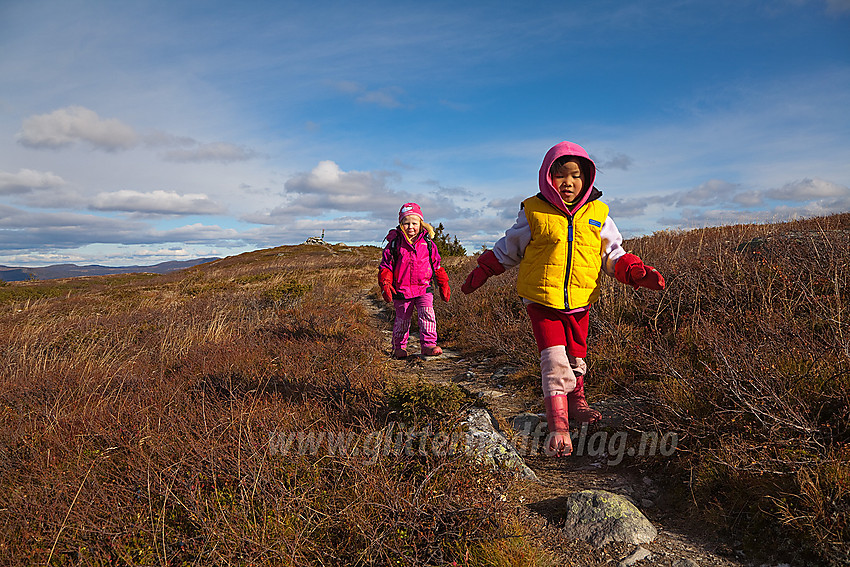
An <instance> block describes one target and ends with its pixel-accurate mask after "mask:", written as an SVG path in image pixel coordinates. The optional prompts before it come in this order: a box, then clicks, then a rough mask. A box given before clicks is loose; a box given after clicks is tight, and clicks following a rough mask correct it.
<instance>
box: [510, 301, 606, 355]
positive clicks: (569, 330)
mask: <svg viewBox="0 0 850 567" xmlns="http://www.w3.org/2000/svg"><path fill="white" fill-rule="evenodd" d="M525 310H526V311H527V312H528V316H529V318H530V319H531V329H532V331H534V338H535V340H536V341H537V350H538V351H542V350H543V349H544V348H548V347H552V346H558V345H564V346H566V347H567V353H569V354H570V356H572V357H575V358H585V357H586V356H587V331H588V323H589V321H590V310H589V309H586V310H584V311H580V312H578V313H561V312H560V311H558V310H557V309H552V308H551V307H545V306H543V305H540V304H538V303H529V304H528V305H526V306H525Z"/></svg>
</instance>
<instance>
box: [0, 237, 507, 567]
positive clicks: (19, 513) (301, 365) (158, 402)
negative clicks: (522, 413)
mask: <svg viewBox="0 0 850 567" xmlns="http://www.w3.org/2000/svg"><path fill="white" fill-rule="evenodd" d="M378 259H379V250H377V249H374V248H355V249H348V250H345V249H344V247H338V246H337V247H331V248H327V247H307V246H299V247H282V248H278V249H273V250H264V251H258V252H255V253H251V254H245V255H242V256H239V257H234V258H227V259H224V260H220V261H217V262H214V263H212V264H209V265H205V266H199V267H197V268H195V269H192V270H189V271H187V272H183V273H179V274H172V275H167V276H113V277H105V278H86V279H82V280H67V281H52V282H27V283H22V284H12V285H9V286H4V287H3V288H0V289H2V291H3V294H2V297H0V299H2V302H0V356H2V360H0V557H2V558H3V563H4V564H10V565H14V564H18V565H30V564H42V565H45V564H51V565H78V564H81V565H82V564H85V565H178V564H179V565H214V564H221V565H225V564H226V565H230V564H240V565H341V564H345V565H349V564H350V565H356V564H393V565H399V564H400V565H413V564H422V563H428V562H430V563H441V562H450V561H452V560H454V559H459V560H460V559H462V558H464V557H466V556H468V555H469V553H470V551H472V552H473V555H474V554H475V553H478V554H480V555H481V556H491V557H492V556H493V554H492V553H488V552H487V551H486V550H487V549H489V548H494V546H495V545H497V544H498V542H500V541H502V540H501V539H500V536H502V535H506V534H508V533H509V531H510V529H511V528H510V527H509V526H510V525H511V524H510V523H509V521H508V519H507V517H506V513H505V511H504V510H502V508H501V507H500V504H499V501H498V499H497V498H496V497H495V496H494V495H496V494H498V493H499V492H500V491H503V490H506V489H507V485H506V482H507V481H506V480H505V479H503V478H500V477H495V476H492V475H491V474H490V473H489V472H487V471H483V470H480V469H479V468H478V467H477V466H476V465H473V464H471V463H469V462H467V461H466V460H465V459H461V458H458V457H457V456H452V455H448V456H444V457H438V456H432V455H416V456H412V457H410V456H406V455H404V454H401V455H393V454H390V455H386V456H384V457H383V458H379V459H366V458H363V457H356V456H350V455H341V454H333V455H332V454H329V453H328V451H327V450H320V451H318V452H317V453H315V454H311V453H309V452H308V453H306V454H297V452H294V451H293V452H290V453H288V454H281V453H280V452H279V451H276V450H275V447H274V446H273V443H272V442H273V440H274V439H275V434H276V433H279V432H284V433H285V432H298V431H323V432H344V433H346V432H353V433H355V434H356V433H362V432H365V431H373V430H379V429H380V428H382V427H384V426H386V423H387V421H388V415H389V413H388V412H389V410H388V408H387V404H386V391H385V384H386V383H387V381H388V379H389V373H388V369H387V365H386V354H385V353H383V352H381V351H380V350H378V347H377V345H379V344H380V342H381V341H380V333H381V329H377V328H375V327H374V325H373V324H372V323H371V320H370V318H369V317H368V315H367V313H366V312H365V310H364V307H363V305H362V303H361V302H359V301H358V294H360V293H362V290H363V289H364V288H369V287H370V286H372V285H373V283H374V277H375V271H376V267H377V262H378ZM494 542H496V543H494ZM506 549H507V548H506ZM493 553H496V555H497V556H498V554H499V553H502V552H500V551H498V549H495V548H494V552H493ZM504 553H508V551H505V552H504ZM472 564H482V562H477V563H476V562H473V563H472Z"/></svg>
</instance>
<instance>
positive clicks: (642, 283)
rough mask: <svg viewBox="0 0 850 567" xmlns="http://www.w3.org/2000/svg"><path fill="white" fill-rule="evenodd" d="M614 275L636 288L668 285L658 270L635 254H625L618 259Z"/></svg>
mask: <svg viewBox="0 0 850 567" xmlns="http://www.w3.org/2000/svg"><path fill="white" fill-rule="evenodd" d="M614 275H615V277H616V278H617V280H618V281H621V282H623V283H624V284H628V285H630V286H632V287H634V288H635V289H637V288H639V287H645V288H648V289H654V290H659V289H664V287H665V286H666V285H667V284H666V283H665V282H664V276H662V275H661V274H660V273H659V272H658V270H656V269H655V268H653V267H652V266H647V265H646V264H644V263H643V260H641V259H640V258H638V257H637V256H635V255H634V254H624V255H622V256H620V258H619V259H618V260H617V264H616V266H615V267H614Z"/></svg>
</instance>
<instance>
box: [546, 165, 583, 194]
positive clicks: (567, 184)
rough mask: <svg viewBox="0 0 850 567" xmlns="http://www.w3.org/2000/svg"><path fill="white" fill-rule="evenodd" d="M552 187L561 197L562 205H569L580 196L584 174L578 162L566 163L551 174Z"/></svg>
mask: <svg viewBox="0 0 850 567" xmlns="http://www.w3.org/2000/svg"><path fill="white" fill-rule="evenodd" d="M552 186H553V187H555V190H556V191H558V194H559V195H561V199H563V200H564V203H571V202H573V201H575V200H576V198H577V197H578V196H579V195H580V194H581V189H582V187H584V174H583V173H582V171H581V168H580V167H579V165H578V162H575V161H568V162H566V163H564V165H562V166H561V167H560V169H556V170H555V171H553V172H552Z"/></svg>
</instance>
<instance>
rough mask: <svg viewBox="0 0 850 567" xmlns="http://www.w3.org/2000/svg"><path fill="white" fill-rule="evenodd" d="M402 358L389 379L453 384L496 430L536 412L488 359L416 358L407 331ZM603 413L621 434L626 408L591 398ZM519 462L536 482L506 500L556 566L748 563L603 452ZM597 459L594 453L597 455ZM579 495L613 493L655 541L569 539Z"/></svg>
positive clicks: (656, 484)
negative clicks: (569, 513)
mask: <svg viewBox="0 0 850 567" xmlns="http://www.w3.org/2000/svg"><path fill="white" fill-rule="evenodd" d="M363 303H364V304H365V305H366V306H367V309H368V311H369V313H370V315H371V316H372V317H373V318H374V319H375V324H376V325H377V326H378V328H382V329H384V345H383V348H384V351H385V352H387V353H388V357H389V353H390V352H391V345H390V341H391V335H392V331H391V329H392V313H391V312H390V310H389V309H388V308H387V307H386V306H385V305H384V304H382V303H380V302H377V301H375V299H374V296H370V295H369V294H364V296H363ZM410 345H411V346H410V347H409V350H410V351H412V354H411V356H409V357H408V358H407V359H405V360H393V359H389V362H388V364H389V365H390V368H391V369H392V371H393V373H394V374H395V375H396V376H398V377H399V378H402V379H407V380H413V381H415V380H417V379H422V380H423V381H428V382H431V383H454V384H457V385H459V386H461V387H462V388H464V389H465V390H467V391H468V392H470V393H471V394H472V395H473V396H476V397H478V398H479V399H480V400H481V401H482V402H483V404H484V406H485V407H486V408H487V409H488V410H489V411H490V412H491V413H492V414H493V416H494V417H495V418H496V420H497V422H498V423H499V425H500V427H501V428H502V429H503V430H504V431H511V424H512V423H513V418H514V417H515V416H517V415H520V414H523V413H526V412H531V413H536V412H540V411H542V401H541V400H537V399H530V396H529V395H528V394H527V393H525V392H522V391H520V390H519V389H517V388H516V387H515V386H512V385H511V384H510V381H509V380H505V378H506V377H507V376H509V375H510V374H511V373H512V371H513V369H511V368H510V367H498V366H493V365H491V364H490V361H488V360H470V359H466V358H463V357H462V356H460V355H459V354H458V353H454V352H450V351H446V352H444V354H443V355H441V356H438V357H428V358H425V357H422V356H419V355H418V354H417V352H418V338H417V337H416V336H415V335H414V334H413V333H411V340H410ZM591 401H593V402H594V406H595V407H596V408H597V409H599V410H601V411H602V413H603V415H604V427H608V428H609V429H611V430H612V431H613V430H615V429H618V426H619V429H625V430H628V423H627V422H628V419H627V412H625V411H624V410H625V409H626V408H627V407H628V403H627V402H625V401H623V400H617V399H609V400H604V401H598V400H591ZM531 453H532V452H531V451H528V452H527V454H526V455H525V456H524V458H525V462H526V464H527V465H528V466H529V467H530V468H531V469H532V470H533V471H534V472H535V473H536V475H537V477H538V479H539V482H532V481H520V485H519V488H520V489H519V490H518V491H515V492H516V501H515V502H512V504H513V505H514V506H516V510H517V512H518V514H519V515H520V517H522V518H524V521H525V522H526V524H527V525H528V526H529V527H531V528H532V529H533V530H534V531H536V532H538V533H540V536H541V538H542V539H543V541H544V543H545V546H546V547H547V549H549V550H550V551H552V552H553V553H554V554H555V555H556V556H557V557H558V558H559V559H560V560H561V562H562V564H563V565H575V566H589V567H590V566H602V565H606V566H611V565H614V566H624V567H625V566H628V565H638V566H651V565H652V566H655V565H658V566H665V567H693V566H709V565H711V566H722V567H741V566H747V565H751V563H749V562H747V561H746V557H745V556H744V555H743V553H742V552H741V551H740V550H738V549H736V548H737V547H739V545H738V544H737V543H736V542H734V541H726V540H724V539H723V538H721V537H719V536H717V535H716V534H713V533H711V532H710V531H709V530H708V529H707V528H706V526H705V525H702V524H700V523H699V521H698V520H695V519H692V518H690V517H688V515H687V513H683V512H681V511H677V510H676V508H675V507H674V505H673V504H672V499H668V498H667V497H666V496H665V495H666V489H665V488H664V487H663V486H664V485H663V479H656V478H652V476H651V475H650V474H648V473H644V472H642V471H641V470H640V469H639V468H637V467H635V466H629V467H626V466H623V465H621V466H609V462H610V460H611V458H612V457H611V456H610V455H608V454H605V452H604V451H596V452H594V451H591V450H588V451H587V453H593V455H589V454H584V455H581V456H577V455H573V456H570V457H566V458H560V459H559V458H550V457H546V456H545V455H543V454H542V453H539V454H531ZM600 453H601V454H600ZM584 489H600V490H606V491H609V492H613V493H615V494H620V495H622V496H625V497H627V498H628V499H629V500H630V501H632V502H633V503H634V504H636V505H637V506H638V508H640V510H641V511H642V512H643V514H644V515H645V516H646V517H647V518H648V519H649V520H650V521H651V522H652V524H653V525H654V526H655V527H656V528H657V530H658V537H656V538H655V539H654V540H653V541H652V542H651V543H646V544H642V545H640V546H638V545H634V544H625V543H616V542H615V543H609V544H607V545H605V546H604V547H601V548H596V547H594V546H592V545H590V544H588V543H586V542H584V541H577V540H575V539H574V538H572V537H570V533H567V531H566V530H565V529H564V528H563V525H564V519H563V518H564V515H563V512H562V510H563V503H564V499H565V497H566V496H567V495H569V494H571V493H575V492H578V491H581V490H584Z"/></svg>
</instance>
